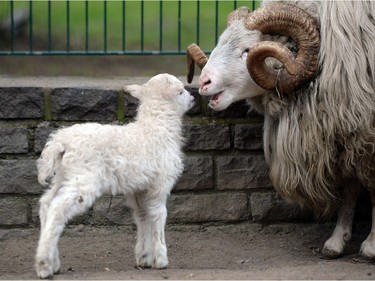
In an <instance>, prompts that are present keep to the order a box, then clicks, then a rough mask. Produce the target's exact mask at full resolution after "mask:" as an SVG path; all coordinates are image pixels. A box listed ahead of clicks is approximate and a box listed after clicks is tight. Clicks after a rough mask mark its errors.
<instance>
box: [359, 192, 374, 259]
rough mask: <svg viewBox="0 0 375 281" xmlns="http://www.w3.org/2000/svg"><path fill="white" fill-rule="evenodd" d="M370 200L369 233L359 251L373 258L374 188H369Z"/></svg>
mask: <svg viewBox="0 0 375 281" xmlns="http://www.w3.org/2000/svg"><path fill="white" fill-rule="evenodd" d="M370 195H371V201H372V226H371V231H370V234H369V235H368V236H367V238H366V240H365V241H363V243H362V245H361V250H360V253H361V255H362V256H365V257H367V258H369V259H375V190H370Z"/></svg>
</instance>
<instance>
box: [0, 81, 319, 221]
mask: <svg viewBox="0 0 375 281" xmlns="http://www.w3.org/2000/svg"><path fill="white" fill-rule="evenodd" d="M145 80H146V79H145ZM2 82H4V81H2ZM5 82H6V83H3V84H0V136H1V137H0V228H12V227H38V226H39V220H38V199H39V198H40V195H41V194H42V192H43V190H44V188H43V187H42V186H40V185H39V184H38V182H37V169H36V159H37V158H38V157H39V154H40V152H41V151H42V149H43V146H44V144H45V142H46V140H47V138H48V135H49V134H50V133H51V132H52V131H54V130H56V129H57V128H59V127H62V126H68V125H72V124H75V123H80V122H99V123H106V124H126V123H127V122H130V121H131V120H132V117H133V116H134V114H135V112H136V108H137V100H136V99H135V98H133V97H131V96H130V95H129V94H127V93H124V92H123V91H122V90H121V87H120V86H118V85H119V84H121V83H122V81H117V84H116V83H115V84H114V86H111V85H110V86H107V87H98V86H96V84H95V85H94V86H92V85H90V84H89V83H88V86H87V85H86V86H85V85H83V86H82V83H81V82H80V83H79V85H77V86H75V84H74V82H73V83H72V82H71V83H70V84H69V83H67V86H65V84H64V83H62V82H61V81H60V82H59V83H53V81H52V82H49V83H47V85H45V83H42V82H40V84H41V85H40V86H37V85H38V80H36V81H35V79H34V80H33V81H32V82H30V83H29V84H27V82H24V81H18V83H17V81H16V82H15V81H13V80H12V79H8V80H6V81H5ZM19 84H21V85H19ZM61 84H63V85H61ZM97 84H98V85H101V83H100V82H98V83H97ZM1 85H2V86H1ZM188 89H189V90H190V91H191V92H192V93H193V94H194V96H195V101H196V104H195V107H194V108H192V109H191V110H190V111H189V112H188V114H187V115H186V117H185V119H184V125H185V136H186V146H185V153H186V165H185V171H184V173H183V175H182V177H181V178H180V180H179V181H178V183H177V184H176V186H175V187H174V189H173V192H172V194H171V196H170V198H169V201H168V202H169V203H168V213H169V215H168V223H169V224H202V223H206V224H207V223H208V224H224V223H225V224H228V223H239V222H256V223H259V222H261V223H263V222H264V223H274V222H280V221H281V222H295V221H304V222H306V220H311V219H312V214H311V212H309V211H306V210H302V209H300V208H299V207H298V206H296V205H293V204H289V203H287V202H285V201H284V200H282V199H280V198H279V197H278V196H277V195H276V193H275V191H274V190H273V188H272V185H271V183H270V181H269V178H268V167H267V165H266V163H265V160H264V155H263V151H262V126H263V119H262V116H260V115H258V114H256V113H254V112H252V111H251V110H249V107H248V106H247V105H246V104H245V103H244V102H239V103H237V104H234V105H232V106H231V107H230V108H229V109H227V110H225V111H223V112H214V111H212V110H210V109H208V107H207V101H206V100H205V99H202V98H201V97H200V96H199V94H198V93H197V89H196V88H194V87H192V88H188ZM124 203H125V200H124V198H123V197H121V196H116V197H111V196H104V197H102V198H100V199H99V200H97V202H96V203H95V204H94V206H93V207H92V208H91V209H90V210H89V212H88V213H86V214H84V215H82V216H80V217H78V218H75V219H74V221H72V222H71V223H72V224H90V225H94V226H99V225H131V224H132V216H131V212H130V211H129V210H128V209H127V208H126V207H125V204H124Z"/></svg>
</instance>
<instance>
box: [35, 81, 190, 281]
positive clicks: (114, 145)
mask: <svg viewBox="0 0 375 281" xmlns="http://www.w3.org/2000/svg"><path fill="white" fill-rule="evenodd" d="M124 90H125V91H126V92H129V93H130V94H131V95H133V96H134V97H136V98H138V99H139V100H140V105H139V108H138V114H137V117H136V120H135V122H133V123H130V124H128V125H125V126H115V125H100V124H96V123H87V124H78V125H74V126H71V127H68V128H64V129H60V130H58V131H57V132H56V133H55V134H53V135H52V136H51V137H50V139H49V141H48V142H47V144H46V146H45V148H44V150H43V152H42V154H41V157H40V158H39V159H38V161H37V165H38V171H39V174H38V181H39V183H40V184H42V185H47V184H49V185H50V189H49V190H48V191H47V192H46V193H45V194H44V195H43V196H42V198H41V199H40V214H39V215H40V223H41V234H40V239H39V244H38V249H37V253H36V272H37V275H38V277H39V278H47V277H51V276H53V275H54V273H57V272H58V271H59V269H60V259H59V253H58V249H57V244H58V240H59V237H60V235H61V233H62V231H63V229H64V226H65V224H66V223H67V222H68V220H69V219H71V218H73V217H74V216H75V215H77V214H81V213H83V212H85V211H87V210H88V209H89V208H90V207H91V206H92V205H93V203H94V201H95V200H96V199H97V198H98V197H100V196H101V195H103V194H104V193H109V194H112V195H115V194H124V195H125V197H126V198H127V202H128V205H129V207H130V208H132V210H133V212H134V219H135V222H136V225H137V243H136V246H135V257H136V264H137V266H140V267H153V268H158V269H160V268H165V267H166V266H167V265H168V257H167V248H166V244H165V236H164V227H165V222H166V217H167V209H166V201H167V197H168V195H169V193H170V191H171V189H172V187H173V185H174V184H175V182H176V180H177V178H178V177H179V176H180V174H181V173H182V170H183V153H182V145H183V137H182V116H183V114H184V113H185V112H186V111H187V110H189V109H190V108H191V107H192V105H193V103H194V98H193V97H192V96H191V95H190V93H189V92H188V91H186V90H185V89H184V85H183V83H182V82H181V81H179V80H178V79H177V78H176V77H174V76H172V75H169V74H159V75H157V76H155V77H153V78H151V79H150V80H149V81H148V82H147V83H146V84H144V85H142V86H139V85H131V86H125V87H124Z"/></svg>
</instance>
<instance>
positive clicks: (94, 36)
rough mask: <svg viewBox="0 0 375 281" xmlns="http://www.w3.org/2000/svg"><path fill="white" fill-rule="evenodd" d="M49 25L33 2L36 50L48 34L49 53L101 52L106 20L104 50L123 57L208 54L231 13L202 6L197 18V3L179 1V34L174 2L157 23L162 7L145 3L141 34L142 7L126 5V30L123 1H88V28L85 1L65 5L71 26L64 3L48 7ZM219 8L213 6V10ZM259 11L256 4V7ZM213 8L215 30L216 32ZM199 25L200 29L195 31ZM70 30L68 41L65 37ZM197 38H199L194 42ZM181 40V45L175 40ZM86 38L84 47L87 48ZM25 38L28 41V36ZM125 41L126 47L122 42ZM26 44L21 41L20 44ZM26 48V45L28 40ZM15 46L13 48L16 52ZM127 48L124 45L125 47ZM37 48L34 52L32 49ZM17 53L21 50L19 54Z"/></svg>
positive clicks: (3, 6)
mask: <svg viewBox="0 0 375 281" xmlns="http://www.w3.org/2000/svg"><path fill="white" fill-rule="evenodd" d="M236 3H237V4H236V5H237V7H240V6H248V7H250V8H252V6H253V3H252V1H237V2H236ZM29 5H30V3H29V1H14V7H15V9H18V8H28V7H29ZM50 5H51V6H50V8H51V18H50V19H51V24H50V25H49V23H48V1H32V32H33V37H32V39H33V40H32V41H33V45H34V49H40V50H43V49H44V50H46V49H48V38H49V34H50V36H51V37H50V38H51V42H50V45H51V49H52V50H66V48H67V46H68V42H69V48H70V50H85V48H86V44H87V45H88V49H89V50H103V49H104V47H105V32H104V31H105V29H104V24H105V19H106V20H107V23H106V25H107V33H106V38H107V41H106V47H107V50H122V49H123V47H124V46H125V50H127V51H138V50H141V49H142V48H143V50H145V51H152V50H159V49H161V50H162V51H179V50H182V51H184V50H185V48H186V46H188V45H189V44H190V43H192V42H198V41H199V44H200V46H201V47H202V48H203V49H204V50H212V49H213V47H214V46H215V41H216V40H217V37H218V36H219V35H220V33H221V32H222V31H223V30H224V29H225V27H226V18H227V15H228V14H229V13H230V12H231V11H232V10H233V9H234V1H218V2H215V1H200V2H199V8H200V15H199V19H198V17H197V8H198V4H197V1H181V20H180V26H181V29H180V31H179V30H178V1H163V3H162V18H161V19H160V9H161V6H160V1H144V2H143V5H144V7H143V13H144V15H143V18H144V21H143V33H142V31H141V13H142V9H141V1H126V5H125V27H123V17H122V16H123V3H122V1H107V13H106V15H105V13H104V1H89V3H88V10H87V17H88V24H87V26H86V9H85V2H84V1H72V0H71V1H70V2H69V25H68V17H67V1H51V2H50ZM216 5H217V6H216ZM258 6H259V3H258V1H256V7H258ZM216 7H217V22H218V27H217V28H215V20H216ZM0 10H2V13H1V14H0V16H1V17H5V15H6V12H4V11H10V4H9V2H8V1H6V2H4V1H3V2H2V3H0ZM198 20H199V28H197V24H198ZM68 29H69V36H68ZM198 32H199V38H198ZM178 34H180V39H179V35H178ZM86 35H87V37H88V41H87V42H86ZM27 36H28V35H27ZM124 40H125V41H124ZM24 41H25V40H24ZM26 41H27V42H29V40H26ZM17 43H18V42H17V40H16V41H15V47H16V48H17ZM124 43H125V45H123V44H124ZM35 46H36V47H35ZM17 49H19V48H17Z"/></svg>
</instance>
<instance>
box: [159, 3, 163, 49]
mask: <svg viewBox="0 0 375 281" xmlns="http://www.w3.org/2000/svg"><path fill="white" fill-rule="evenodd" d="M159 9H160V10H159V18H160V19H159V20H160V21H159V51H160V52H161V50H162V49H163V0H160V4H159Z"/></svg>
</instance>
